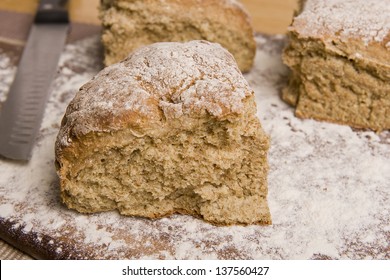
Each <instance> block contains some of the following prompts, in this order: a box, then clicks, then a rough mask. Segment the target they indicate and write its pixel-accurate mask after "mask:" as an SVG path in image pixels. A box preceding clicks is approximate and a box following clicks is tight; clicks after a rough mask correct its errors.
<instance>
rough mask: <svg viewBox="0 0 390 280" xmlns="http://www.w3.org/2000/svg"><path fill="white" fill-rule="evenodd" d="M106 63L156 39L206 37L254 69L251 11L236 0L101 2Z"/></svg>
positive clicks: (185, 39) (182, 40)
mask: <svg viewBox="0 0 390 280" xmlns="http://www.w3.org/2000/svg"><path fill="white" fill-rule="evenodd" d="M101 3H102V4H101V6H100V18H101V20H102V26H103V34H102V42H103V45H104V49H105V60H104V61H105V64H106V65H111V64H113V63H116V62H119V61H120V60H122V59H124V58H126V57H127V56H128V54H129V53H130V52H132V51H134V50H136V49H138V48H139V47H141V46H145V45H149V44H152V43H157V42H186V41H191V40H201V39H203V40H207V41H210V42H217V43H219V44H221V45H222V46H223V47H225V48H226V49H228V50H229V51H230V52H231V53H232V54H233V56H234V57H235V59H236V60H237V63H238V66H239V68H240V69H241V70H242V71H243V72H246V71H249V70H250V69H251V67H252V65H253V61H254V57H255V54H256V43H255V40H254V34H253V29H252V26H251V22H250V19H249V17H248V14H247V13H246V12H245V10H244V8H243V6H242V5H241V4H240V3H239V2H237V1H235V0H203V1H199V0H181V1H178V0H164V1H162V0H102V1H101Z"/></svg>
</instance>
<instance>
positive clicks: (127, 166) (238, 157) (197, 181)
mask: <svg viewBox="0 0 390 280" xmlns="http://www.w3.org/2000/svg"><path fill="white" fill-rule="evenodd" d="M256 112H257V111H256V104H255V100H254V93H253V91H252V89H251V88H250V87H249V85H248V83H247V81H246V80H245V79H244V77H243V76H242V74H241V72H240V70H239V69H238V67H237V64H236V62H235V60H234V58H233V56H232V55H231V54H230V53H229V52H228V51H226V50H225V49H224V48H222V47H221V46H220V45H219V44H216V43H210V42H206V41H191V42H187V43H177V42H176V43H175V42H170V43H155V44H152V45H149V46H146V47H143V48H141V49H139V50H138V51H136V52H134V53H132V54H131V55H130V56H129V57H128V58H126V59H125V60H123V61H121V62H120V63H117V64H114V65H111V66H109V67H107V68H105V69H104V70H102V71H101V72H100V73H99V74H97V75H96V76H95V77H94V78H93V79H92V80H91V81H90V82H88V83H87V84H85V85H84V86H83V87H82V88H81V89H80V91H79V92H78V93H77V94H76V96H75V98H74V99H73V100H72V101H71V103H70V104H69V106H68V108H67V110H66V113H65V116H64V118H63V121H62V124H61V128H60V131H59V134H58V138H57V141H56V147H55V151H56V167H57V172H58V175H59V178H60V188H61V196H62V200H63V202H64V203H65V204H66V205H67V206H68V207H69V208H72V209H76V210H77V211H79V212H83V213H93V212H99V211H108V210H114V209H118V210H119V212H120V213H121V214H124V215H131V216H140V217H148V218H159V217H164V216H167V215H170V214H172V213H183V214H190V215H194V216H197V217H201V218H203V219H205V220H206V221H208V222H210V223H213V224H217V225H231V224H245V225H246V224H270V223H271V218H270V213H269V209H268V205H267V172H268V164H267V151H268V147H269V140H268V137H267V135H266V134H265V133H264V131H263V130H262V127H261V125H260V121H259V119H258V118H257V117H256Z"/></svg>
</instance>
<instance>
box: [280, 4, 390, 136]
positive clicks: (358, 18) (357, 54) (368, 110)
mask: <svg viewBox="0 0 390 280" xmlns="http://www.w3.org/2000/svg"><path fill="white" fill-rule="evenodd" d="M301 7H302V9H301V11H300V12H299V13H298V15H297V16H296V17H295V18H294V20H293V23H292V25H291V26H290V27H289V38H290V40H289V44H288V46H287V47H286V49H285V52H284V55H283V60H284V62H285V63H286V64H287V65H288V66H289V67H290V68H291V70H292V74H291V78H290V82H289V85H288V87H287V88H286V89H284V91H283V99H284V100H286V101H287V102H288V103H290V104H292V105H293V106H295V107H296V110H295V113H296V115H297V116H298V117H301V118H313V119H317V120H324V121H329V122H335V123H339V124H347V125H350V126H352V127H356V128H368V129H372V130H375V131H381V130H386V129H390V21H389V14H390V1H389V0H378V1H367V0H332V1H320V0H307V1H302V5H301Z"/></svg>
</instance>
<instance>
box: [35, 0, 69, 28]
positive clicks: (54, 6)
mask: <svg viewBox="0 0 390 280" xmlns="http://www.w3.org/2000/svg"><path fill="white" fill-rule="evenodd" d="M67 2H68V1H67V0H41V1H40V3H39V6H38V11H37V14H36V16H35V20H34V22H35V23H68V22H69V16H68V9H67V7H66V4H67Z"/></svg>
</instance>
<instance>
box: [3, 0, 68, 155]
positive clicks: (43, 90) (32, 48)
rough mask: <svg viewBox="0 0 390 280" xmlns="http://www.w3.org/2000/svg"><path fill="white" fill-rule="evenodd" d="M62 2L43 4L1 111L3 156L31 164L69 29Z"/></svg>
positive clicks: (52, 0)
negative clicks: (36, 139) (29, 161)
mask: <svg viewBox="0 0 390 280" xmlns="http://www.w3.org/2000/svg"><path fill="white" fill-rule="evenodd" d="M66 2H67V1H63V0H42V1H41V2H40V4H39V6H38V9H37V13H36V15H35V19H34V24H33V25H32V26H31V29H30V33H29V36H28V39H27V43H26V45H25V47H24V50H23V53H22V56H21V59H20V62H19V65H18V69H17V73H16V75H15V78H14V81H13V83H12V85H11V87H10V90H9V92H8V97H7V99H6V101H5V102H4V103H3V105H2V107H1V109H0V154H1V155H3V156H4V157H7V158H10V159H15V160H25V161H28V160H29V159H30V158H31V154H32V149H33V146H34V144H35V138H36V136H37V134H38V132H39V129H40V126H41V122H42V118H43V115H44V111H45V105H46V103H47V99H48V97H49V94H50V91H49V90H50V86H51V82H52V80H53V79H54V77H55V74H56V70H57V66H58V61H59V58H60V54H61V52H62V50H63V47H64V45H65V41H66V38H67V34H68V29H69V20H68V11H67V8H66Z"/></svg>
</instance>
